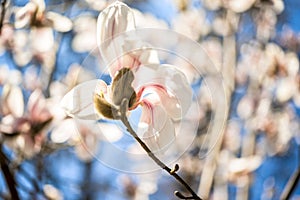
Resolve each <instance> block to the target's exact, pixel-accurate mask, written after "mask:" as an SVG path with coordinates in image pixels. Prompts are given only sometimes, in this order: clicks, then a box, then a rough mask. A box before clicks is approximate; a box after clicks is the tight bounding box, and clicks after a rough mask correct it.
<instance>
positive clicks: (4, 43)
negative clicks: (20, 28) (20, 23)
mask: <svg viewBox="0 0 300 200" xmlns="http://www.w3.org/2000/svg"><path fill="white" fill-rule="evenodd" d="M13 34H14V30H13V26H12V25H11V24H3V26H2V29H1V37H0V55H1V54H3V52H4V50H5V49H11V48H12V45H13Z"/></svg>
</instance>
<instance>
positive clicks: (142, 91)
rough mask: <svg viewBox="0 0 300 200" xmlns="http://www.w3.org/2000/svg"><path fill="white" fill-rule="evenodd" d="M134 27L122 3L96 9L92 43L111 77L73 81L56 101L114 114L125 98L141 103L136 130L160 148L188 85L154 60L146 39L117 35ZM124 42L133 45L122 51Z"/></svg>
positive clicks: (85, 115) (84, 114)
mask: <svg viewBox="0 0 300 200" xmlns="http://www.w3.org/2000/svg"><path fill="white" fill-rule="evenodd" d="M134 29H135V22H134V17H133V14H132V12H131V10H130V9H129V7H127V6H126V5H125V4H123V3H120V2H116V3H114V4H112V5H111V6H109V7H108V8H107V9H105V10H104V11H103V12H101V13H100V15H99V18H98V35H97V36H98V38H97V39H98V45H99V48H100V52H101V55H102V57H103V58H104V60H105V61H106V63H107V65H108V66H109V72H110V75H111V78H112V80H113V81H112V83H111V84H110V85H107V84H106V83H105V82H104V81H102V80H91V81H88V82H85V83H82V84H79V85H78V86H76V87H75V88H73V89H72V90H71V91H70V92H68V93H67V94H66V95H65V97H64V98H63V100H62V102H61V103H62V106H63V107H64V108H65V109H66V111H67V113H68V114H69V115H70V116H73V117H77V118H81V119H92V120H97V119H103V118H104V119H105V118H106V119H113V120H117V119H120V112H119V110H120V107H121V104H122V102H123V100H124V99H127V100H128V105H127V106H128V111H132V110H135V109H136V108H138V107H141V108H142V113H141V117H140V121H139V124H138V130H137V133H138V134H139V135H142V136H143V138H144V140H145V142H146V143H147V144H148V145H149V146H150V148H151V149H152V150H156V149H161V148H163V147H165V146H166V145H168V144H169V143H170V141H172V139H173V138H174V136H175V129H174V125H173V122H174V121H176V120H180V119H181V118H182V117H183V116H184V114H185V113H186V112H187V110H188V108H189V106H190V103H191V95H192V91H191V89H190V87H189V85H188V83H187V81H186V77H185V76H184V74H183V73H182V72H180V71H179V70H177V69H175V67H174V66H171V65H166V64H159V63H158V58H157V57H155V52H154V51H153V50H150V51H148V50H147V51H146V50H144V49H143V48H144V47H147V45H146V44H143V42H141V41H140V40H138V39H136V38H135V39H133V38H129V37H128V38H127V37H125V38H121V39H120V38H117V37H118V35H119V34H121V33H123V32H126V31H129V30H134ZM130 45H133V46H135V47H139V50H137V51H134V52H130V53H127V52H126V49H128V48H129V49H130ZM126 53H127V54H126ZM116 58H117V59H116Z"/></svg>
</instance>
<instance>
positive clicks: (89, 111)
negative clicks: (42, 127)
mask: <svg viewBox="0 0 300 200" xmlns="http://www.w3.org/2000/svg"><path fill="white" fill-rule="evenodd" d="M106 89H107V85H106V83H105V82H103V81H102V80H91V81H87V82H84V83H81V84H79V85H77V86H76V87H74V88H73V89H72V90H71V91H69V92H68V93H67V94H66V95H65V96H64V97H63V99H62V101H61V107H62V108H64V109H65V110H66V112H67V114H68V115H70V116H72V117H78V118H80V119H90V120H95V119H98V118H99V116H98V115H97V114H96V111H95V110H94V102H93V97H94V93H95V92H96V93H97V92H99V91H102V92H104V93H106Z"/></svg>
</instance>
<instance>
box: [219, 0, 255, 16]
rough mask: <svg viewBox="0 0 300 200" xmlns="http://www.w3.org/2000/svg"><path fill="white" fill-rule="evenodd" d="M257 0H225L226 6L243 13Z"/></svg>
mask: <svg viewBox="0 0 300 200" xmlns="http://www.w3.org/2000/svg"><path fill="white" fill-rule="evenodd" d="M255 2H256V0H223V4H224V7H226V8H229V9H230V10H232V11H234V12H236V13H241V12H245V11H247V10H249V9H250V8H251V7H252V6H253V5H254V3H255Z"/></svg>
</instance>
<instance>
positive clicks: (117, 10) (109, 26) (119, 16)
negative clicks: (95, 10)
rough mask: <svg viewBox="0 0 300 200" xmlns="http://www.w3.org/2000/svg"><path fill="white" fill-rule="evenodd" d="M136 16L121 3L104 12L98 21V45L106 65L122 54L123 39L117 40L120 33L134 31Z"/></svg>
mask: <svg viewBox="0 0 300 200" xmlns="http://www.w3.org/2000/svg"><path fill="white" fill-rule="evenodd" d="M134 29H135V22H134V16H133V13H132V11H131V10H130V8H129V7H128V6H127V5H126V4H124V3H121V2H119V1H116V2H114V3H113V4H111V5H110V6H108V7H107V8H106V9H105V10H103V11H102V12H101V13H100V15H99V17H98V21H97V44H98V47H99V49H100V52H101V55H102V56H103V58H104V60H105V61H106V64H109V63H111V62H112V61H113V60H114V59H115V58H117V57H119V56H120V55H121V54H122V46H123V45H124V44H125V41H124V39H123V38H119V39H118V40H116V39H115V37H116V36H117V35H119V34H120V33H123V32H126V31H130V30H134Z"/></svg>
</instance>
